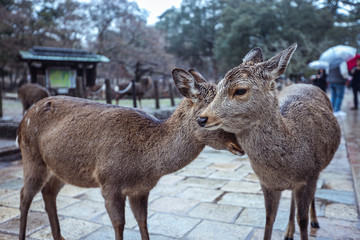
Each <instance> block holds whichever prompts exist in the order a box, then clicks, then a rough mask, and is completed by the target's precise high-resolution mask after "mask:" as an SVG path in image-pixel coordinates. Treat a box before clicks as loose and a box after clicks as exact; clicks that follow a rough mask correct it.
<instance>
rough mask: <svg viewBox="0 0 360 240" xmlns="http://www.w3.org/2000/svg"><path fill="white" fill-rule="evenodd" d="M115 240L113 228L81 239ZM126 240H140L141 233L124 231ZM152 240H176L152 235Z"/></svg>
mask: <svg viewBox="0 0 360 240" xmlns="http://www.w3.org/2000/svg"><path fill="white" fill-rule="evenodd" d="M107 239H108V240H113V239H115V233H114V230H113V228H110V227H104V228H101V229H98V230H96V231H95V232H93V233H91V234H90V235H88V236H86V237H84V238H81V240H107ZM124 239H125V240H139V239H140V232H139V231H134V230H128V229H125V231H124ZM150 239H151V240H171V239H174V238H168V237H164V236H160V235H153V234H150Z"/></svg>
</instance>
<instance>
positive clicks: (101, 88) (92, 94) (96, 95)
mask: <svg viewBox="0 0 360 240" xmlns="http://www.w3.org/2000/svg"><path fill="white" fill-rule="evenodd" d="M103 92H105V84H102V85H93V86H91V87H87V88H86V97H87V98H89V99H101V98H102V95H103Z"/></svg>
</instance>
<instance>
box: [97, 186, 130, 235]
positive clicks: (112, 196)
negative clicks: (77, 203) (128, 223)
mask: <svg viewBox="0 0 360 240" xmlns="http://www.w3.org/2000/svg"><path fill="white" fill-rule="evenodd" d="M115 190H116V188H115V189H113V188H112V187H111V186H108V187H105V188H102V195H103V197H104V198H105V207H106V210H107V212H108V214H109V217H110V220H111V223H112V225H113V227H114V231H115V238H116V240H123V233H124V226H125V199H126V196H125V195H124V194H122V193H121V192H116V191H115Z"/></svg>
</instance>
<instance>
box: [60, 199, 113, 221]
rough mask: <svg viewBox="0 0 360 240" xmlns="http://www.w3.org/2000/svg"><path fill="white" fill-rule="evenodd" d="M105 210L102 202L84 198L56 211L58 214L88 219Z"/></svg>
mask: <svg viewBox="0 0 360 240" xmlns="http://www.w3.org/2000/svg"><path fill="white" fill-rule="evenodd" d="M105 212H106V209H105V205H104V203H100V202H92V201H88V200H84V201H81V202H78V203H75V204H73V205H71V206H69V207H66V208H63V209H61V210H59V211H58V214H59V215H63V216H68V217H74V218H80V219H84V220H89V219H92V218H94V217H97V216H99V215H101V214H103V213H105Z"/></svg>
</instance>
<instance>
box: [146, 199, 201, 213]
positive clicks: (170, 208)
mask: <svg viewBox="0 0 360 240" xmlns="http://www.w3.org/2000/svg"><path fill="white" fill-rule="evenodd" d="M198 203H199V202H198V201H195V200H190V199H182V198H175V197H162V198H159V199H157V200H155V201H154V202H152V203H151V204H150V205H149V209H150V210H152V211H157V212H166V213H177V214H186V213H187V212H188V211H189V210H190V209H192V208H193V207H194V206H195V205H196V204H198Z"/></svg>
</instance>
